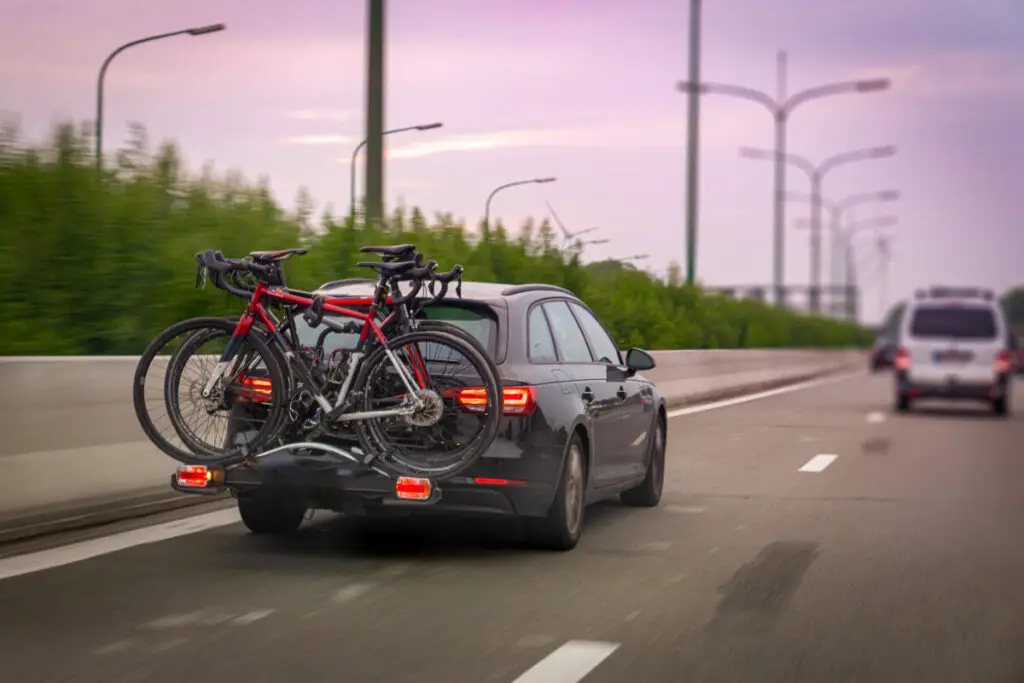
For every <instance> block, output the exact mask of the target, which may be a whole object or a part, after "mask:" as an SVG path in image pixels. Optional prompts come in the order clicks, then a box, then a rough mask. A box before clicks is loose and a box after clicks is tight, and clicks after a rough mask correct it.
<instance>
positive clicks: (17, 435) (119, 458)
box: [0, 349, 866, 538]
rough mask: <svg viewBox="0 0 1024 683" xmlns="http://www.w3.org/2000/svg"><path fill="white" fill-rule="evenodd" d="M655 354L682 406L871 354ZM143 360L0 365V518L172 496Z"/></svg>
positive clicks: (655, 376)
mask: <svg viewBox="0 0 1024 683" xmlns="http://www.w3.org/2000/svg"><path fill="white" fill-rule="evenodd" d="M653 355H654V358H655V361H656V363H657V366H656V367H655V369H654V370H652V371H651V372H649V373H644V374H645V375H646V376H647V377H649V378H650V379H651V380H652V381H654V382H655V383H656V384H657V385H658V386H659V388H660V389H661V390H662V393H663V394H664V395H665V396H666V400H668V401H670V403H671V404H675V405H679V404H683V403H688V402H693V401H694V400H713V399H714V398H716V397H718V396H725V395H735V394H737V393H743V392H745V391H755V390H757V389H759V388H763V387H766V386H777V385H779V384H785V383H787V382H793V381H799V380H801V379H804V378H806V377H809V376H813V375H816V374H823V373H826V372H829V371H835V370H838V369H841V368H844V367H857V366H860V367H866V364H865V354H864V352H862V351H849V350H805V349H784V350H774V349H773V350H757V349H751V350H745V349H744V350H721V351H701V350H680V351H656V352H654V353H653ZM137 363H138V357H131V356H102V357H39V356H36V357H15V358H0V434H2V435H3V438H2V439H0V519H10V518H12V517H22V516H25V515H29V516H31V515H34V514H36V513H37V512H40V511H44V510H48V509H52V508H69V507H74V506H79V507H81V506H87V505H94V504H97V505H99V504H104V503H109V502H110V501H111V500H113V499H116V498H131V497H133V496H137V495H139V494H140V492H145V491H147V490H149V491H153V490H159V491H161V492H163V493H164V494H166V491H167V483H166V482H167V480H168V479H167V478H168V476H169V474H170V472H172V471H173V468H174V467H175V463H174V462H173V461H172V460H170V459H169V458H167V457H166V456H164V455H163V454H162V453H160V452H159V451H158V450H157V449H156V448H154V447H153V446H152V445H151V444H150V443H149V442H148V441H147V440H146V438H145V436H144V435H143V433H142V430H141V428H140V427H139V425H138V422H137V420H136V418H135V414H134V410H133V408H132V401H131V383H132V378H133V376H134V372H135V367H136V364H137ZM2 537H3V534H2V533H0V538H2Z"/></svg>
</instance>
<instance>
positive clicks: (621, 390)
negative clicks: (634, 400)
mask: <svg viewBox="0 0 1024 683" xmlns="http://www.w3.org/2000/svg"><path fill="white" fill-rule="evenodd" d="M615 395H616V396H618V397H619V399H620V400H622V401H625V400H626V397H627V396H629V394H627V393H626V389H625V387H619V390H618V391H616V392H615Z"/></svg>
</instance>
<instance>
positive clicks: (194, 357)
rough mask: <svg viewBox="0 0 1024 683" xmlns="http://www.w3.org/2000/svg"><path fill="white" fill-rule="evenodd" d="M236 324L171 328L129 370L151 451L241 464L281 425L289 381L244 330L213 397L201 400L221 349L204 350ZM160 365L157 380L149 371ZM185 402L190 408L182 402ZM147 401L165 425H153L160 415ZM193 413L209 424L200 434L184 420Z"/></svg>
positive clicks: (185, 459) (191, 460) (204, 322)
mask: <svg viewBox="0 0 1024 683" xmlns="http://www.w3.org/2000/svg"><path fill="white" fill-rule="evenodd" d="M234 329H235V322H234V321H231V320H228V319H225V318H193V319H191V320H185V321H182V322H180V323H177V324H175V325H172V326H171V327H168V328H167V329H166V330H164V331H163V332H161V333H160V335H158V336H157V338H156V339H154V340H153V341H152V342H151V343H150V345H149V347H148V348H147V349H146V351H145V353H144V354H143V355H142V358H141V359H140V360H139V364H138V366H137V367H136V369H135V379H134V384H133V390H132V402H133V404H134V407H135V415H136V417H137V418H138V420H139V424H140V425H141V427H142V430H143V431H144V432H145V434H146V436H147V437H148V438H149V440H150V441H152V442H153V444H154V445H155V446H156V447H157V448H159V449H160V450H161V451H163V452H164V453H166V454H167V455H169V456H170V457H171V458H174V459H175V460H177V461H179V462H182V463H185V464H219V465H230V464H234V463H237V462H241V461H242V460H244V458H245V456H246V455H247V454H249V453H253V452H257V451H256V449H258V448H259V447H260V446H261V445H262V444H264V443H266V442H268V441H270V440H272V439H273V438H275V437H276V435H277V433H278V432H279V431H280V430H281V428H282V426H283V425H282V422H283V414H284V412H285V411H284V403H285V401H286V399H287V380H286V377H285V374H284V370H283V369H282V368H281V366H280V364H279V363H278V361H277V358H276V356H275V355H274V354H273V353H272V352H271V351H270V350H269V348H267V345H266V343H265V342H264V341H263V339H262V337H261V335H259V334H258V333H254V332H250V333H249V334H248V335H246V337H245V339H244V340H243V342H242V344H241V347H240V348H239V349H238V351H237V353H235V354H234V356H233V357H232V358H231V360H230V361H229V365H228V367H227V368H226V369H225V371H224V374H223V376H222V377H221V379H220V380H219V381H218V382H217V384H216V385H215V386H214V392H213V394H212V395H211V397H210V398H206V399H204V398H202V394H201V392H202V389H203V386H204V385H205V384H206V381H207V379H208V378H209V376H210V371H211V370H212V369H213V368H214V367H215V366H216V365H217V362H218V359H219V358H220V356H221V353H222V352H223V351H222V350H221V349H211V350H206V349H205V347H206V346H207V345H208V344H209V343H210V342H220V343H221V344H223V345H226V344H227V343H228V342H230V340H231V337H232V334H233V333H234ZM175 342H178V343H177V344H176V343H175ZM162 365H166V372H165V374H164V376H163V377H162V378H157V377H155V376H154V370H155V369H157V368H158V367H159V366H162ZM202 366H206V368H207V370H206V372H205V373H204V372H202ZM197 369H198V370H199V372H196V370H197ZM147 386H149V387H151V388H154V389H157V390H158V396H157V397H156V398H155V399H154V398H152V397H147V393H146V389H147ZM183 391H184V394H183ZM187 401H191V402H192V403H194V404H195V405H192V406H190V407H186V406H184V405H183V404H184V403H185V402H187ZM151 402H154V403H156V404H158V405H159V406H161V407H162V408H164V409H165V410H166V413H167V414H166V422H167V423H169V425H168V426H169V427H170V429H169V430H161V429H160V428H159V427H158V423H159V422H161V420H160V419H159V418H157V419H154V415H153V410H152V406H151ZM197 416H198V417H200V418H207V420H208V422H209V424H208V425H207V427H208V429H206V430H203V433H202V434H201V433H200V429H201V426H200V427H199V428H197V426H194V425H192V424H190V420H189V418H193V417H197Z"/></svg>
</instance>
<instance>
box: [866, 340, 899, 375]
mask: <svg viewBox="0 0 1024 683" xmlns="http://www.w3.org/2000/svg"><path fill="white" fill-rule="evenodd" d="M896 346H897V345H896V340H895V339H894V338H893V335H891V334H883V335H880V336H879V337H878V339H876V340H875V344H874V346H873V347H871V356H870V361H869V363H870V365H871V371H872V372H881V371H882V370H885V369H886V368H891V367H892V366H893V361H894V359H895V356H896Z"/></svg>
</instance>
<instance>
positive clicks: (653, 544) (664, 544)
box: [640, 541, 672, 551]
mask: <svg viewBox="0 0 1024 683" xmlns="http://www.w3.org/2000/svg"><path fill="white" fill-rule="evenodd" d="M671 547H672V542H671V541H648V542H646V543H641V544H640V549H641V550H656V551H657V550H668V549H669V548H671Z"/></svg>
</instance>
